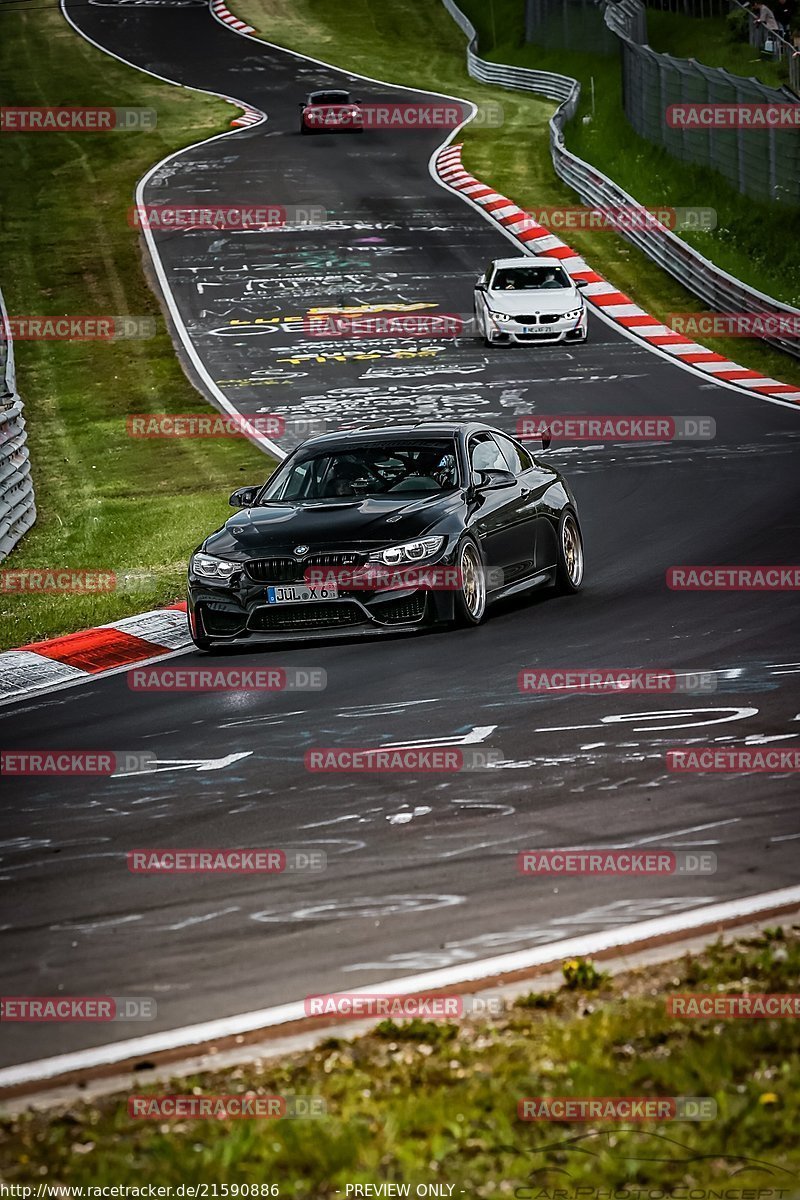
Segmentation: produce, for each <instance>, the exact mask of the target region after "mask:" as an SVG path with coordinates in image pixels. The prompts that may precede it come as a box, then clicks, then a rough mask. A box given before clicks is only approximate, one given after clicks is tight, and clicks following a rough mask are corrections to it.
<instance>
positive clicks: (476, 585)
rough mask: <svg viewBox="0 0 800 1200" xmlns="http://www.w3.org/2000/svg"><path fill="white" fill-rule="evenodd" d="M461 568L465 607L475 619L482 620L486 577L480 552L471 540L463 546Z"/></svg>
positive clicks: (460, 557) (460, 556)
mask: <svg viewBox="0 0 800 1200" xmlns="http://www.w3.org/2000/svg"><path fill="white" fill-rule="evenodd" d="M459 568H460V575H461V595H462V596H463V598H464V607H465V608H466V610H467V612H468V613H469V615H470V617H471V618H472V620H473V621H480V619H481V617H482V616H483V613H484V609H485V608H486V577H485V575H484V573H483V565H482V563H481V561H480V559H479V557H478V552H477V550H476V549H475V547H474V546H473V545H472V543H471V542H466V543H465V544H464V546H462V548H461V554H460V555H459Z"/></svg>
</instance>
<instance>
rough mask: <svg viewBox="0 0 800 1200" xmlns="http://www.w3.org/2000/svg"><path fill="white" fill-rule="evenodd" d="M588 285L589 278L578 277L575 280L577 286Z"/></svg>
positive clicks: (583, 286)
mask: <svg viewBox="0 0 800 1200" xmlns="http://www.w3.org/2000/svg"><path fill="white" fill-rule="evenodd" d="M588 286H589V280H588V279H576V280H575V287H577V288H585V287H588Z"/></svg>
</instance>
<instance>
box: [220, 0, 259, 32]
mask: <svg viewBox="0 0 800 1200" xmlns="http://www.w3.org/2000/svg"><path fill="white" fill-rule="evenodd" d="M211 11H212V13H213V14H214V16H215V17H217V18H218V19H219V20H220V21H224V22H225V24H226V25H230V26H231V28H232V29H237V30H238V31H239V33H254V32H255V31H254V29H253V26H252V25H246V24H245V23H244V21H240V20H239V18H238V17H235V16H234V15H233V13H232V12H231V11H230V9H229V8H228V7H227V6H226V5H225V3H224V0H211Z"/></svg>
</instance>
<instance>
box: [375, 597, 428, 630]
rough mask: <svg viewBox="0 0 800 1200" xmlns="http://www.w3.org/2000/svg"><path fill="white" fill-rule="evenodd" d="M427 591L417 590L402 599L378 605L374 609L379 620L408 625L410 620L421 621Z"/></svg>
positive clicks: (388, 623) (389, 623) (390, 623)
mask: <svg viewBox="0 0 800 1200" xmlns="http://www.w3.org/2000/svg"><path fill="white" fill-rule="evenodd" d="M426 600H427V597H426V594H425V592H415V593H414V595H413V596H406V597H404V598H403V599H402V600H390V601H389V603H388V604H379V605H376V606H375V608H374V609H373V610H372V611H373V613H374V615H375V617H376V618H377V620H379V621H384V622H385V623H386V624H387V625H407V624H408V623H409V622H410V621H420V620H422V617H423V616H424V615H425V606H426Z"/></svg>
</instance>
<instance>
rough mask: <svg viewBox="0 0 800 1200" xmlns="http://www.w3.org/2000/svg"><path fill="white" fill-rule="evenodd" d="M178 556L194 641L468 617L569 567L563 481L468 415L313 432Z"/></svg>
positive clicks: (574, 579) (577, 538)
mask: <svg viewBox="0 0 800 1200" xmlns="http://www.w3.org/2000/svg"><path fill="white" fill-rule="evenodd" d="M230 502H231V504H232V505H233V506H234V507H236V508H238V509H239V510H240V511H239V512H238V513H236V515H235V516H232V517H230V518H229V520H228V521H226V522H225V524H224V525H223V526H222V528H221V529H218V530H216V532H214V533H212V534H211V535H210V536H209V537H207V538H206V539H205V541H204V542H203V543H202V545H201V546H199V547H198V549H197V550H196V551H195V552H194V554H193V555H192V557H191V560H190V563H189V583H188V601H189V604H188V612H189V624H190V628H191V634H192V638H193V640H194V642H195V645H197V646H198V647H199V648H200V649H202V650H210V649H211V648H212V646H214V645H215V644H220V645H221V644H223V643H231V642H236V641H241V640H243V639H253V640H256V639H257V640H264V639H268V640H270V641H272V640H275V639H276V638H281V639H282V638H284V637H287V636H290V637H293V638H298V637H300V638H303V639H307V638H311V637H315V636H316V637H321V636H325V637H329V636H330V635H331V634H333V633H336V632H341V633H345V634H358V633H374V632H376V631H381V630H382V631H385V632H397V631H404V630H405V631H409V630H413V629H418V628H420V627H421V626H426V625H431V624H437V623H445V624H447V623H450V624H457V625H462V626H464V625H466V626H469V625H478V624H480V622H481V621H482V620H483V618H484V616H485V613H486V609H487V605H489V604H491V603H492V602H493V601H495V600H499V599H501V598H503V597H506V596H510V595H513V594H514V593H517V592H525V591H528V590H530V589H533V588H536V587H541V586H551V587H553V588H554V589H555V590H557V591H559V592H562V593H564V592H576V591H578V589H579V588H580V586H581V584H582V582H583V564H584V558H583V537H582V534H581V527H580V522H579V518H578V509H577V505H576V503H575V498H574V496H573V494H572V491H571V489H570V487H569V485H568V484H567V482H566V481H565V479H564V478H563V477H562V475H561V474H560V473H559V472H558V471H556V470H555V469H554V468H553V467H552V466H550V464H549V463H547V462H544V461H542V460H540V459H538V458H535V457H534V456H533V455H532V454H531V453H530V451H529V450H528V449H526V447H525V446H524V445H522V444H521V443H520V442H518V441H516V440H515V439H514V438H512V437H509V436H508V434H505V433H501V432H500V430H497V429H492V428H491V427H490V426H488V425H483V424H481V423H479V422H473V421H470V422H462V423H455V422H450V423H444V422H443V423H421V424H417V425H403V426H394V427H386V428H381V429H369V430H347V431H345V432H342V433H332V434H324V435H322V436H320V437H314V438H311V439H309V440H308V441H306V442H304V443H303V444H302V445H301V446H298V447H297V448H296V449H295V450H293V451H292V453H291V454H290V455H289V456H288V457H287V458H286V459H284V461H283V462H281V463H280V465H279V466H278V467H277V469H276V470H275V472H274V473H273V475H272V476H271V477H270V478H269V479H268V480H267V482H266V483H264V484H260V485H256V486H254V487H243V488H239V489H238V490H237V491H235V492H234V493H233V495H232V496H231V498H230Z"/></svg>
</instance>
